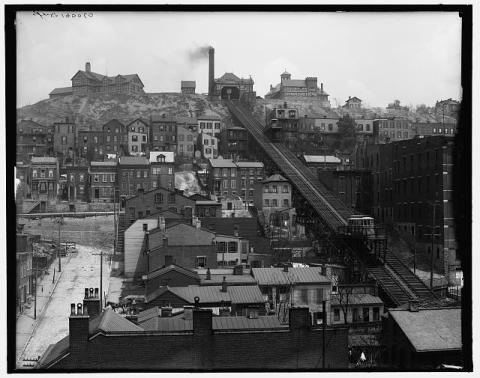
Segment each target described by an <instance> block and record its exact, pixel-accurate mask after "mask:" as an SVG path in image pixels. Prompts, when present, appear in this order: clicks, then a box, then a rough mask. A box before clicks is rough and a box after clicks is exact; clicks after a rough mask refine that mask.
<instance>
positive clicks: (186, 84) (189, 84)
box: [180, 80, 196, 94]
mask: <svg viewBox="0 0 480 378" xmlns="http://www.w3.org/2000/svg"><path fill="white" fill-rule="evenodd" d="M195 84H196V83H195V81H183V80H182V82H181V84H180V86H181V91H182V93H183V94H195Z"/></svg>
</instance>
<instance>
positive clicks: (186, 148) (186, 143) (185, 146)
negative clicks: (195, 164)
mask: <svg viewBox="0 0 480 378" xmlns="http://www.w3.org/2000/svg"><path fill="white" fill-rule="evenodd" d="M197 136H198V124H197V119H196V118H190V117H177V155H178V156H183V157H186V158H193V157H194V156H195V144H196V143H197Z"/></svg>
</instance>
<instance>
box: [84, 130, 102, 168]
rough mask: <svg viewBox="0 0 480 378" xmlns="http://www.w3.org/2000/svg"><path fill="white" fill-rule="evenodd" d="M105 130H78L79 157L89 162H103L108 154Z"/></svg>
mask: <svg viewBox="0 0 480 378" xmlns="http://www.w3.org/2000/svg"><path fill="white" fill-rule="evenodd" d="M104 134H105V133H104V132H103V130H78V139H77V148H78V156H80V157H83V158H85V159H87V160H88V161H99V160H103V156H104V154H105V153H106V151H105V145H104Z"/></svg>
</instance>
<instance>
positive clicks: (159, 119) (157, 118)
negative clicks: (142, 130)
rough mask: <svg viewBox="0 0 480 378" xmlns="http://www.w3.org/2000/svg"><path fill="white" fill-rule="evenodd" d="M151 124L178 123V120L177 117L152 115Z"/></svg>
mask: <svg viewBox="0 0 480 378" xmlns="http://www.w3.org/2000/svg"><path fill="white" fill-rule="evenodd" d="M150 122H170V123H176V122H177V119H176V118H175V117H172V116H169V115H163V114H152V115H151V116H150Z"/></svg>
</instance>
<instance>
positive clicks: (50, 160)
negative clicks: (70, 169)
mask: <svg viewBox="0 0 480 378" xmlns="http://www.w3.org/2000/svg"><path fill="white" fill-rule="evenodd" d="M31 162H32V163H37V164H55V163H56V162H57V158H56V157H50V156H32V160H31Z"/></svg>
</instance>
